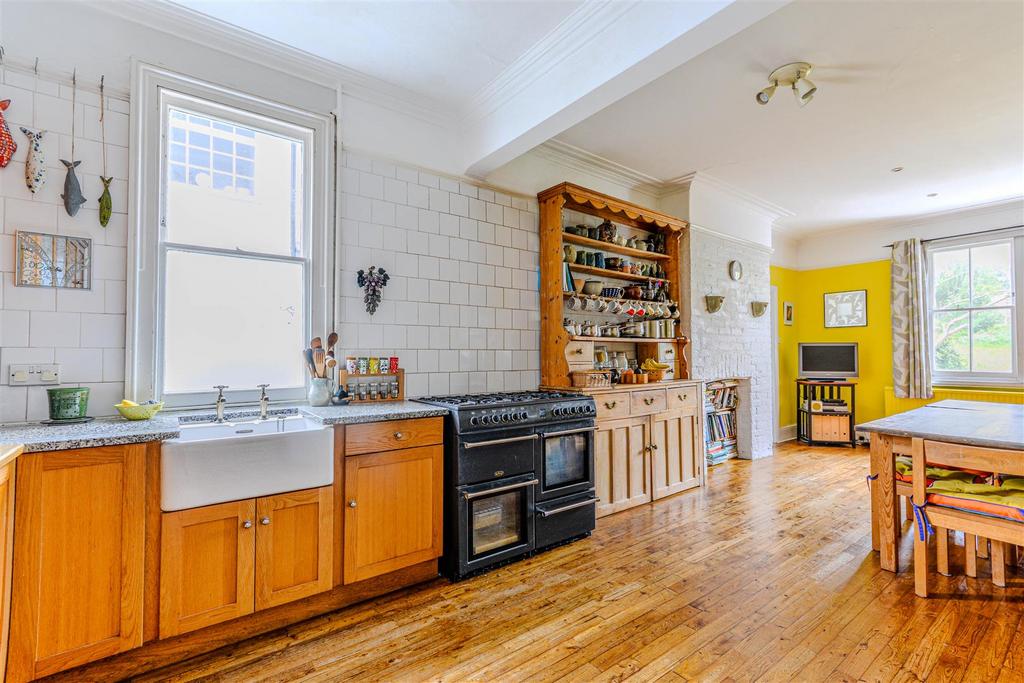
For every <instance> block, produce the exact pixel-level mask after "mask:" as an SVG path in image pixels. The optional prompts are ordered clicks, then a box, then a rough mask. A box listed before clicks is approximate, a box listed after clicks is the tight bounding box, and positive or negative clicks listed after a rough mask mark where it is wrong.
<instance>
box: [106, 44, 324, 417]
mask: <svg viewBox="0 0 1024 683" xmlns="http://www.w3.org/2000/svg"><path fill="white" fill-rule="evenodd" d="M172 104H178V105H179V106H182V107H184V108H186V109H188V110H192V111H198V112H204V113H208V114H210V115H212V116H217V115H218V113H220V115H222V116H223V115H225V114H227V115H229V116H231V117H232V118H233V119H239V116H238V114H237V111H242V112H245V115H244V116H243V117H241V118H242V119H244V120H243V123H251V124H252V125H253V127H255V128H259V129H264V130H271V131H280V132H282V133H284V134H286V135H288V136H289V137H292V138H298V139H302V140H303V143H304V145H305V149H304V153H303V165H304V178H305V182H306V183H308V185H309V188H310V192H308V193H307V194H306V199H305V206H304V214H303V215H304V217H305V218H304V223H305V227H304V232H303V244H304V249H303V251H304V256H303V257H300V258H298V259H295V258H292V257H280V258H279V259H278V258H277V257H275V260H282V261H288V260H291V261H295V260H298V261H301V262H303V263H304V265H305V277H306V286H305V291H306V297H305V298H306V301H305V302H304V304H305V321H306V329H305V331H304V332H305V334H306V337H307V338H310V337H312V336H314V335H315V334H322V333H323V331H324V330H328V329H331V328H332V327H333V318H334V311H333V305H332V302H333V290H334V281H333V272H334V235H335V230H334V229H333V225H334V196H333V189H332V185H333V177H334V144H333V142H334V128H333V121H332V119H331V117H330V116H328V115H321V114H315V113H311V112H306V111H301V110H298V109H295V108H293V107H289V106H287V105H284V104H279V103H276V102H271V101H268V100H265V99H262V98H258V97H253V96H250V95H246V94H244V93H240V92H236V91H233V90H229V89H227V88H223V87H220V86H218V85H214V84H211V83H205V82H202V81H199V80H196V79H193V78H189V77H187V76H183V75H181V74H176V73H173V72H170V71H167V70H164V69H161V68H158V67H155V66H152V65H149V64H146V63H144V62H140V61H137V60H133V63H132V98H131V138H130V147H131V150H130V177H131V178H133V179H135V182H134V183H133V186H132V188H131V191H130V193H129V208H128V211H129V217H130V220H131V223H130V226H129V234H128V287H127V289H128V291H127V311H126V313H127V317H126V332H127V340H126V344H125V349H126V353H125V394H126V396H128V398H130V399H132V400H137V401H138V400H148V399H150V398H157V399H158V400H159V399H161V398H165V399H166V401H167V403H168V405H169V406H170V407H181V408H185V407H198V406H209V405H210V404H211V403H212V402H213V401H214V400H215V398H216V393H217V392H216V391H215V390H213V389H212V388H211V390H210V391H203V392H195V393H177V394H172V395H170V396H167V397H162V396H161V392H162V386H161V382H162V368H161V360H162V357H163V356H162V343H163V334H162V333H163V331H162V330H161V321H162V319H163V313H162V305H163V298H164V297H163V294H164V293H163V292H162V291H161V290H162V288H161V287H160V283H161V282H162V281H163V273H164V270H163V269H164V259H165V256H166V251H167V249H166V245H161V241H160V230H159V229H158V226H160V225H161V222H162V216H161V211H162V209H163V199H164V198H163V196H162V193H163V191H164V185H163V174H164V173H165V166H166V164H164V163H163V149H164V145H163V141H164V140H163V138H164V136H165V135H166V132H167V131H166V120H165V116H164V114H165V112H166V110H167V108H168V107H169V106H171V105H172ZM225 108H230V109H231V110H235V111H227V110H226V109H225ZM190 251H201V252H203V253H214V252H218V253H233V251H232V250H218V249H215V248H209V249H205V248H204V249H199V248H193V247H190ZM245 255H246V256H250V257H252V258H259V257H260V256H261V255H259V254H245ZM210 294H211V296H216V294H217V293H216V292H211V293H210ZM314 331H315V332H314ZM300 353H301V349H295V355H296V357H299V354H300ZM282 360H283V362H284V361H285V359H282ZM287 360H291V359H287ZM259 382H260V378H258V377H254V378H253V384H258V383H259ZM306 385H307V386H308V379H307V381H306ZM305 392H306V386H303V387H294V388H279V389H277V390H275V388H274V387H271V388H270V394H271V396H272V398H273V399H274V400H275V401H276V400H295V399H301V398H303V397H304V396H305ZM225 395H226V397H227V398H228V400H229V401H230V402H231V403H232V404H247V403H255V402H256V401H257V400H258V398H259V396H258V392H257V390H255V389H248V390H233V389H228V390H227V391H225Z"/></svg>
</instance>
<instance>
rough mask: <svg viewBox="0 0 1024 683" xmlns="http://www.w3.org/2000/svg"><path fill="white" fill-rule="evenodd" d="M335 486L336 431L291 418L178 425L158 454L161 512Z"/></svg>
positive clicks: (297, 417)
mask: <svg viewBox="0 0 1024 683" xmlns="http://www.w3.org/2000/svg"><path fill="white" fill-rule="evenodd" d="M333 481H334V430H333V429H332V428H331V427H330V426H329V425H322V424H320V423H319V422H317V421H315V420H310V419H309V418H306V417H302V416H299V415H293V416H289V417H286V418H281V419H271V420H264V421H253V422H224V423H221V424H196V425H182V426H181V436H179V437H178V438H176V439H171V440H169V441H165V442H164V443H163V446H162V448H161V449H160V509H161V510H163V511H165V512H171V511H173V510H184V509H186V508H194V507H199V506H202V505H212V504H214V503H224V502H227V501H230V500H243V499H245V498H255V497H256V496H267V495H271V494H274V493H284V492H287V491H297V490H299V489H307V488H312V487H315V486H326V485H327V484H330V483H331V482H333Z"/></svg>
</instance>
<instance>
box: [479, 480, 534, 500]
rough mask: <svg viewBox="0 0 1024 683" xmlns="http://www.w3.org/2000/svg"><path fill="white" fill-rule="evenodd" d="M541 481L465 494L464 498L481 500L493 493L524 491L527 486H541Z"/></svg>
mask: <svg viewBox="0 0 1024 683" xmlns="http://www.w3.org/2000/svg"><path fill="white" fill-rule="evenodd" d="M539 483H540V480H539V479H531V480H530V481H524V482H521V483H519V484H509V485H507V486H499V487H497V488H493V489H487V490H486V491H475V492H473V493H463V494H462V497H463V498H465V499H466V500H473V499H474V498H480V497H481V496H489V495H491V494H492V493H502V492H503V491H511V490H513V489H522V488H526V487H527V486H533V485H535V484H539Z"/></svg>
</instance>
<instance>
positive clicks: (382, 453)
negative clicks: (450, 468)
mask: <svg viewBox="0 0 1024 683" xmlns="http://www.w3.org/2000/svg"><path fill="white" fill-rule="evenodd" d="M403 422H404V423H411V422H416V423H417V424H416V427H417V428H416V429H412V428H411V427H412V426H413V425H409V424H402V423H403ZM442 425H443V422H442V418H429V419H421V420H415V421H411V420H401V421H397V422H393V423H374V424H372V425H353V426H350V427H348V428H347V430H346V437H345V441H346V447H345V455H346V457H345V541H344V553H343V554H344V557H345V572H344V576H345V583H346V584H350V583H354V582H356V581H362V580H364V579H369V578H371V577H374V576H379V575H381V574H386V573H388V572H392V571H395V570H397V569H401V568H403V567H409V566H412V565H416V564H419V563H421V562H425V561H429V560H433V559H436V558H437V557H440V555H441V549H442V546H441V531H442V526H441V514H442V512H441V509H442V475H443V467H444V465H443V462H444V449H443V447H442V445H441V443H442ZM402 446H411V447H404V448H403V447H402ZM374 448H378V449H384V448H387V449H388V450H378V451H376V452H368V451H371V450H372V449H374ZM353 453H355V454H353Z"/></svg>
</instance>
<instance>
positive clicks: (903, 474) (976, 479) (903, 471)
mask: <svg viewBox="0 0 1024 683" xmlns="http://www.w3.org/2000/svg"><path fill="white" fill-rule="evenodd" d="M927 472H928V484H929V485H931V484H932V483H933V482H936V481H964V482H973V483H979V484H980V483H983V482H984V481H985V480H986V479H988V477H989V474H988V473H987V472H978V471H977V470H947V469H943V468H941V467H932V466H930V465H929V466H928V468H927ZM895 474H896V479H898V480H899V481H902V482H906V483H908V484H912V483H914V462H913V460H911V458H910V457H909V456H906V455H900V456H897V458H896V473H895Z"/></svg>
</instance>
